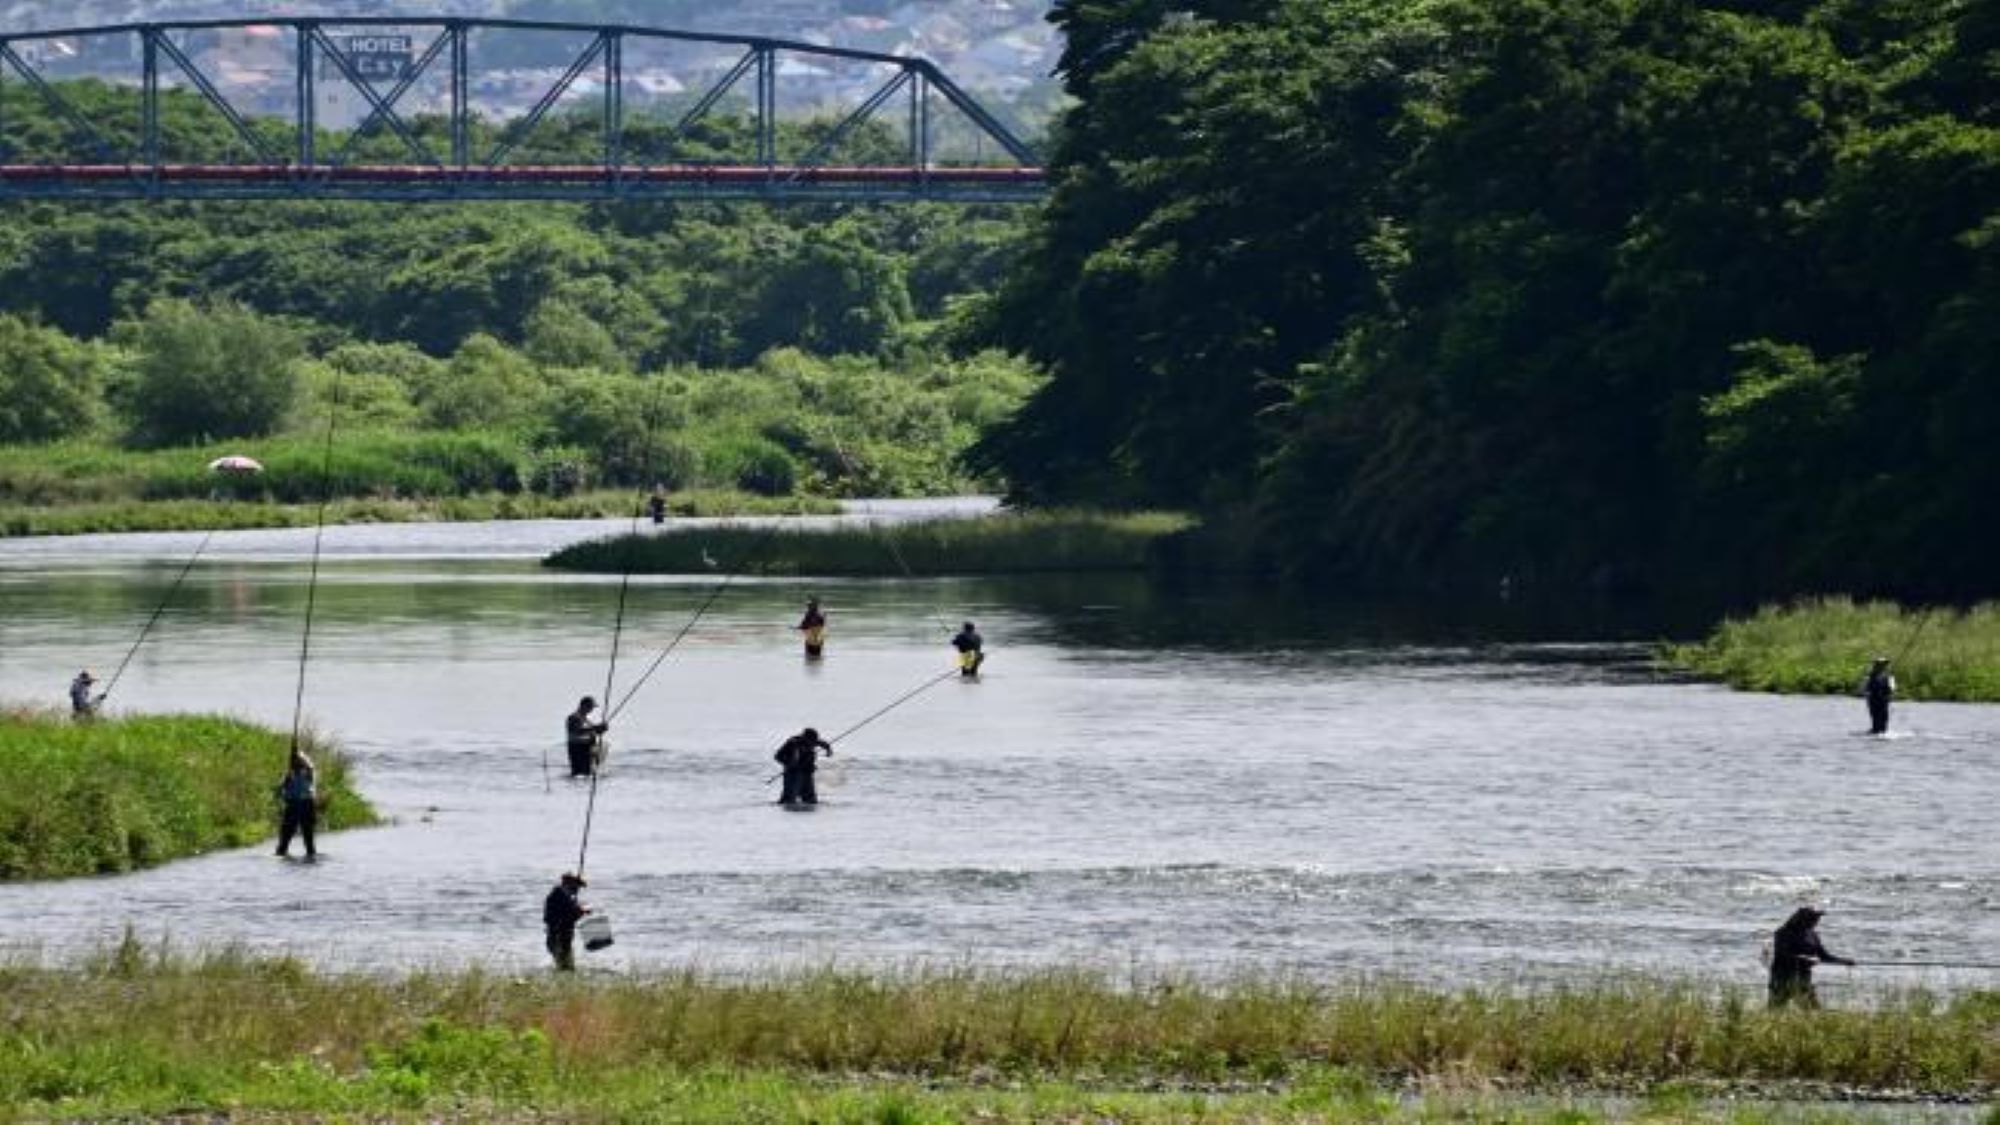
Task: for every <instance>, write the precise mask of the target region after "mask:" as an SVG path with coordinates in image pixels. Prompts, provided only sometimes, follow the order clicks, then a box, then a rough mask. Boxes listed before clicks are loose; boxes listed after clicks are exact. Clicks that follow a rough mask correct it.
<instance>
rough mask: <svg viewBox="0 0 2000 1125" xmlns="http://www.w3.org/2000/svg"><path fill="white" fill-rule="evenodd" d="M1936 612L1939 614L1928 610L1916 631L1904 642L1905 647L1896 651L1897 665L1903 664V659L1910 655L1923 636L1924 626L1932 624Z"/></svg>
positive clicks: (1919, 620) (1911, 631)
mask: <svg viewBox="0 0 2000 1125" xmlns="http://www.w3.org/2000/svg"><path fill="white" fill-rule="evenodd" d="M1936 612H1937V611H1936V610H1933V609H1927V610H1925V611H1924V615H1923V616H1922V617H1920V618H1918V619H1917V627H1916V628H1915V629H1912V630H1910V639H1909V640H1907V641H1904V642H1903V647H1902V648H1899V649H1897V650H1896V660H1895V663H1897V664H1901V663H1902V662H1903V657H1905V656H1908V655H1909V654H1910V649H1911V648H1912V647H1914V646H1915V645H1916V643H1917V638H1918V637H1921V636H1923V634H1924V626H1926V625H1929V624H1930V623H1931V617H1932V615H1933V614H1935V613H1936Z"/></svg>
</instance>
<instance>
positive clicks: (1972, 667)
mask: <svg viewBox="0 0 2000 1125" xmlns="http://www.w3.org/2000/svg"><path fill="white" fill-rule="evenodd" d="M1662 655H1663V657H1664V659H1665V660H1666V661H1667V662H1668V663H1670V664H1672V665H1674V666H1677V667H1681V668H1686V669H1688V670H1690V671H1693V672H1698V673H1700V674H1702V675H1704V676H1713V677H1715V678H1717V679H1720V680H1722V681H1724V682H1725V683H1728V684H1729V685H1731V686H1732V687H1738V688H1744V689H1747V690H1750V691H1779V692H1804V693H1813V694H1822V695H1852V694H1856V693H1857V692H1858V691H1859V689H1860V684H1861V680H1862V677H1863V676H1865V675H1866V674H1867V671H1868V663H1869V661H1870V660H1872V659H1873V658H1875V657H1877V656H1888V657H1890V658H1891V659H1893V660H1894V661H1895V664H1894V667H1893V668H1892V671H1893V672H1894V673H1895V676H1896V691H1897V694H1898V695H1899V696H1902V697H1904V698H1907V699H1949V700H1958V701H1963V702H1983V703H1993V702H2000V605H1996V604H1993V603H1986V604H1982V605H1979V606H1976V607H1974V608H1972V609H1970V610H1966V611H1963V612H1961V611H1958V610H1953V609H1949V608H1932V609H1904V608H1902V607H1900V606H1897V605H1895V604H1893V603H1889V602H1860V603H1857V602H1854V601H1850V600H1849V599H1847V598H1816V599H1812V600H1809V601H1800V602H1795V603H1792V604H1790V605H1784V606H1765V607H1763V608H1762V609H1759V610H1758V611H1757V612H1756V613H1755V614H1754V615H1752V616H1750V617H1747V618H1739V619H1732V620H1729V621H1725V622H1723V623H1722V624H1721V625H1719V626H1717V627H1716V629H1715V631H1714V632H1713V633H1712V634H1710V635H1709V637H1708V638H1707V639H1706V640H1703V641H1702V642H1701V643H1699V644H1693V645H1674V646H1669V647H1667V648H1666V649H1665V650H1664V652H1663V654H1662Z"/></svg>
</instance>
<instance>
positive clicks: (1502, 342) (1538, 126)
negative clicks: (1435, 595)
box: [975, 0, 2000, 595]
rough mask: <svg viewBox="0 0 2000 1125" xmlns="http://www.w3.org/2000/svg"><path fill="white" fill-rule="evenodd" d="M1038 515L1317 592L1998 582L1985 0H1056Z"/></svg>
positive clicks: (1998, 229) (1019, 332)
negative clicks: (1198, 528)
mask: <svg viewBox="0 0 2000 1125" xmlns="http://www.w3.org/2000/svg"><path fill="white" fill-rule="evenodd" d="M1055 18H1056V19H1057V20H1058V21H1059V22H1060V23H1061V24H1062V25H1063V28H1064V30H1065V31H1066V33H1067V34H1068V36H1069V45H1068V53H1067V55H1066V56H1065V61H1064V65H1063V76H1064V78H1065V81H1066V82H1067V84H1068V87H1069V90H1070V92H1071V93H1072V94H1073V95H1075V96H1076V97H1077V98H1078V99H1080V105H1079V106H1078V108H1077V109H1076V110H1075V111H1074V112H1073V113H1072V115H1071V116H1070V118H1069V120H1068V122H1067V127H1066V129H1065V131H1064V132H1063V134H1062V136H1061V139H1060V142H1059V147H1058V148H1057V151H1056V154H1055V157H1054V160H1053V164H1054V165H1055V173H1054V174H1055V178H1056V182H1057V183H1058V185H1059V186H1058V189H1057V193H1056V196H1055V198H1054V200H1053V202H1052V204H1051V205H1050V207H1049V208H1048V209H1047V212H1046V215H1045V216H1044V218H1043V219H1042V221H1041V222H1040V224H1039V227H1038V229H1037V232H1036V234H1035V236H1034V239H1033V248H1032V250H1031V251H1030V252H1029V254H1028V256H1027V259H1026V261H1025V262H1024V264H1023V266H1022V268H1020V269H1019V270H1018V271H1016V272H1015V273H1014V274H1013V275H1012V276H1011V278H1010V280H1009V281H1008V283H1007V284H1006V285H1005V286H1004V287H1003V289H1002V291H1001V292H1000V293H999V295H998V296H997V297H996V298H994V299H993V300H991V301H990V302H987V303H986V304H985V305H984V307H983V308H982V310H981V311H982V316H981V317H980V318H979V332H978V333H977V334H976V338H978V339H980V340H982V341H984V342H987V343H993V344H999V345H1003V346H1005V347H1008V348H1012V349H1017V350H1019V351H1021V352H1023V353H1025V354H1027V355H1029V356H1031V357H1033V358H1035V359H1036V360H1039V361H1041V362H1042V363H1044V364H1046V365H1047V367H1048V368H1049V369H1050V370H1051V372H1052V373H1053V379H1052V381H1051V382H1050V383H1048V384H1047V385H1046V386H1045V387H1044V389H1043V390H1042V391H1040V392H1039V393H1038V394H1037V395H1036V396H1035V398H1034V399H1033V400H1032V401H1031V402H1030V404H1029V405H1028V407H1027V408H1026V409H1025V410H1024V411H1023V412H1022V413H1021V414H1020V415H1019V416H1017V417H1016V418H1014V419H1013V420H1011V421H1009V422H1008V423H1006V424H1005V425H1003V426H1001V427H1000V428H999V429H997V430H996V431H994V432H993V433H991V434H990V435H989V436H988V438H987V439H986V440H985V441H984V442H983V443H982V444H981V445H980V446H979V447H978V448H977V450H976V451H975V457H976V459H977V460H978V462H979V463H980V464H981V465H983V466H985V467H988V468H990V469H992V470H994V471H997V472H1000V473H1002V474H1004V475H1005V476H1006V477H1007V478H1008V479H1010V480H1012V481H1013V482H1014V485H1015V488H1016V490H1017V492H1018V494H1019V495H1021V496H1022V497H1026V498H1030V499H1036V500H1047V501H1073V500H1105V499H1117V500H1123V501H1129V502H1137V503H1147V504H1169V505H1199V506H1204V507H1209V508H1212V509H1234V510H1238V511H1243V510H1247V511H1251V512H1254V513H1255V515H1256V517H1257V526H1258V528H1259V530H1260V544H1261V546H1262V547H1263V549H1265V550H1266V551H1268V552H1269V553H1270V554H1271V555H1272V556H1273V557H1274V558H1276V559H1278V560H1279V561H1281V562H1282V563H1284V564H1285V565H1287V566H1289V567H1290V568H1293V569H1295V570H1298V571H1302V572H1308V573H1315V574H1326V575H1334V576H1339V577H1342V578H1344V579H1347V580H1351V581H1357V582H1371V583H1388V582H1406V581H1412V580H1416V581H1435V580H1462V581H1477V582H1493V581H1497V580H1499V579H1501V578H1503V577H1507V578H1511V579H1512V581H1513V582H1514V583H1516V584H1520V583H1536V582H1540V583H1543V584H1546V585H1557V584H1560V583H1564V582H1569V581H1575V580H1588V581H1591V582H1594V583H1595V584H1597V585H1600V586H1619V587H1625V586H1651V587H1666V588H1680V589H1686V588H1691V587H1699V588H1704V589H1707V590H1709V591H1719V592H1725V593H1729V594H1735V595H1741V594H1750V593H1767V592H1792V591H1796V590H1800V589H1807V588H1814V589H1845V590H1853V591H1862V592H1866V591H1890V592H1904V593H1920V594H1921V593H1928V594H1948V595H1971V594H1991V593H1993V592H1994V591H1995V590H1996V589H1997V588H2000V579H1996V575H2000V565H1996V564H2000V549H1996V546H1995V544H1996V542H2000V537H1996V536H1994V535H1993V533H1992V531H1991V524H1992V512H1993V502H1994V501H1993V498H1994V497H1995V496H1996V495H2000V452H1997V451H1996V447H1995V443H1994V437H1995V435H2000V358H1996V357H1997V356H2000V98H1996V92H2000V3H1996V2H1994V0H1921V2H1912V0H1894V2H1884V0H1785V2H1773V3H1749V2H1744V0H1705V2H1698V3H1690V2H1686V0H1592V2H1589V3H1575V2H1572V0H1436V2H1430V3H1408V2H1405V0H1314V2H1310V3H1307V2H1295V0H1174V2H1172V3H1168V2H1164V0H1118V2H1105V0H1091V2H1084V0H1065V2H1063V3H1060V4H1059V5H1058V6H1057V11H1056V15H1055Z"/></svg>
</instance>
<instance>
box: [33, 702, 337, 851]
mask: <svg viewBox="0 0 2000 1125" xmlns="http://www.w3.org/2000/svg"><path fill="white" fill-rule="evenodd" d="M290 743H291V740H290V737H289V735H287V734H285V733H282V732H279V731H274V730H269V729H267V728H264V727H259V726H253V725H252V724H249V723H245V722H242V721H240V720H236V719H230V718H224V717H221V716H215V715H156V716H137V717H133V718H109V717H107V718H101V719H96V720H92V721H89V722H81V723H79V722H72V721H71V720H69V719H68V718H65V717H61V716H58V715H57V714H55V713H53V712H38V711H26V710H7V711H0V881H10V880H25V879H55V878H63V877H67V876H75V875H96V874H105V873H109V872H117V871H133V870H137V869H139V868H144V867H153V866H156V865H158V864H162V863H166V862H168V861H169V860H174V859H179V858H182V857H184V856H190V855H197V854H200V853H202V852H208V851H214V850H217V849H219V848H234V847H244V846H248V845H250V844H256V843H259V842H261V841H264V840H267V839H269V838H270V837H271V836H273V835H274V834H275V832H276V830H277V824H278V819H277V805H276V801H275V798H274V797H273V788H274V787H275V786H276V784H277V782H278V780H279V778H280V777H281V776H282V775H283V774H284V771H285V758H286V754H287V752H288V749H289V747H290ZM308 753H310V754H311V755H312V757H313V762H314V765H315V766H316V767H317V769H318V780H319V788H320V793H321V794H322V795H323V797H324V799H325V807H324V811H323V812H322V814H321V817H320V829H321V831H333V830H337V829H341V828H354V827H359V826H362V825H367V824H373V823H375V822H376V815H375V811H374V810H373V809H372V808H370V807H369V806H368V803H367V802H366V801H365V800H363V799H362V797H361V796H360V795H359V794H358V793H356V792H355V790H354V788H353V785H352V782H351V779H350V777H349V773H348V768H347V762H346V759H345V758H344V757H343V756H342V755H341V754H340V753H339V751H337V750H336V749H334V748H332V747H331V746H328V745H326V744H325V743H324V742H322V741H320V740H316V739H315V740H312V741H311V743H310V745H309V747H308Z"/></svg>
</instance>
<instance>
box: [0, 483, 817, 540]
mask: <svg viewBox="0 0 2000 1125" xmlns="http://www.w3.org/2000/svg"><path fill="white" fill-rule="evenodd" d="M641 503H642V501H641V498H640V497H639V495H638V494H637V493H634V492H631V491H624V492H585V493H578V494H575V495H571V496H542V495H539V494H537V493H527V492H520V493H497V492H496V493H481V494H477V495H472V496H445V497H436V498H431V499H351V500H335V501H333V502H332V503H330V504H328V505H327V508H326V521H327V522H328V523H330V524H349V523H466V522H475V521H481V520H590V519H629V518H630V517H631V516H632V515H633V513H634V512H635V511H636V510H638V509H639V507H640V506H641ZM667 510H668V512H669V513H670V514H672V515H674V516H677V517H687V516H700V517H709V518H713V517H719V516H791V515H828V514H832V513H835V512H838V511H840V502H839V501H837V500H827V499H823V498H820V497H812V496H758V495H756V494H754V493H749V492H737V491H734V490H731V489H698V490H693V491H688V492H676V493H674V494H673V495H672V496H670V497H669V498H668V503H667ZM318 518H319V505H317V504H279V503H268V502H260V501H250V500H124V501H116V502H110V503H92V504H64V505H60V506H56V507H43V506H40V505H28V504H0V538H8V537H18V536H24V535H89V534H100V533H108V532H127V531H208V530H211V529H214V530H243V529H247V528H257V527H311V526H312V525H313V523H314V522H315V521H317V520H318Z"/></svg>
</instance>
